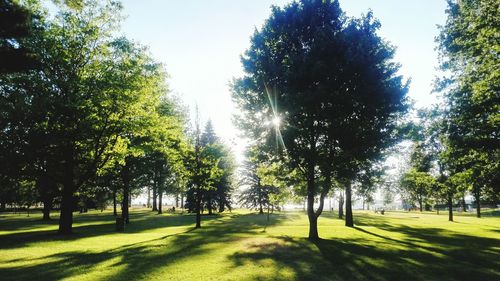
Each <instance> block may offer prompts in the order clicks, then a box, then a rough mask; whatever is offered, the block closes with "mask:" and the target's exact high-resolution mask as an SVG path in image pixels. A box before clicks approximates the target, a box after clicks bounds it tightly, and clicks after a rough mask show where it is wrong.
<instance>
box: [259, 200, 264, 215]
mask: <svg viewBox="0 0 500 281" xmlns="http://www.w3.org/2000/svg"><path fill="white" fill-rule="evenodd" d="M263 213H264V209H263V208H262V202H259V214H261V215H262V214H263Z"/></svg>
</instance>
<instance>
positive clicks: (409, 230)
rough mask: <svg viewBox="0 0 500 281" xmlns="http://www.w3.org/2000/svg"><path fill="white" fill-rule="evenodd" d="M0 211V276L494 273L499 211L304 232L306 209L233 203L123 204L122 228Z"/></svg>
mask: <svg viewBox="0 0 500 281" xmlns="http://www.w3.org/2000/svg"><path fill="white" fill-rule="evenodd" d="M40 218H41V217H40V216H39V215H32V216H31V217H29V218H28V217H26V215H25V214H23V215H12V214H8V215H7V214H0V280H4V281H6V280H17V281H19V280H37V281H41V280H63V279H64V280H500V217H498V216H490V217H485V218H481V219H476V218H474V217H472V216H456V217H455V218H456V222H453V223H450V222H448V221H447V216H446V215H445V214H444V213H443V214H442V215H439V216H438V215H435V214H430V213H429V214H419V213H404V212H386V215H384V216H382V215H379V214H374V213H371V212H356V213H355V223H356V225H357V226H356V227H355V228H346V227H344V226H343V221H342V220H339V219H336V218H335V216H334V215H333V214H332V213H324V214H323V215H322V216H321V217H320V219H319V225H320V226H319V231H320V236H321V237H322V238H323V239H322V240H320V241H319V242H316V243H312V242H309V241H308V240H307V239H305V238H304V237H306V235H307V230H308V228H307V226H308V223H307V217H306V216H305V215H304V214H303V213H299V212H290V213H283V214H275V215H272V217H271V221H270V222H269V224H268V223H267V222H266V217H265V215H258V214H254V213H245V212H234V213H230V214H224V215H217V216H210V217H208V216H205V217H203V221H202V225H203V227H202V229H197V230H194V229H193V222H194V217H193V216H190V215H180V214H164V215H156V214H154V213H152V212H149V211H147V210H133V212H132V214H131V224H130V225H129V226H127V228H126V231H125V233H116V232H114V218H113V216H112V214H111V213H110V212H109V211H105V212H103V213H101V212H91V213H88V214H83V215H75V224H74V227H75V228H74V231H75V234H74V235H72V236H69V237H64V236H58V235H56V234H55V230H56V229H57V221H56V220H54V221H51V222H43V221H41V220H40Z"/></svg>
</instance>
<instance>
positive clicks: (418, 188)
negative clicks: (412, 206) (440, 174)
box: [400, 168, 436, 212]
mask: <svg viewBox="0 0 500 281" xmlns="http://www.w3.org/2000/svg"><path fill="white" fill-rule="evenodd" d="M400 184H401V186H402V187H403V188H405V189H406V190H407V191H408V193H409V194H410V195H411V197H412V199H413V200H415V201H416V202H417V203H418V206H419V210H420V212H422V211H423V206H424V201H425V199H426V197H428V196H429V194H430V193H431V191H432V188H433V187H434V186H435V185H436V179H435V178H434V177H433V176H432V175H430V174H429V173H426V172H420V171H418V170H417V169H415V168H412V169H410V170H409V171H408V172H406V173H405V174H404V175H403V177H402V179H401V183H400Z"/></svg>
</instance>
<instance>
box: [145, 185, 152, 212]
mask: <svg viewBox="0 0 500 281" xmlns="http://www.w3.org/2000/svg"><path fill="white" fill-rule="evenodd" d="M146 208H151V186H149V185H148V201H146Z"/></svg>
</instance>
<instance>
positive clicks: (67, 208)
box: [59, 179, 74, 235]
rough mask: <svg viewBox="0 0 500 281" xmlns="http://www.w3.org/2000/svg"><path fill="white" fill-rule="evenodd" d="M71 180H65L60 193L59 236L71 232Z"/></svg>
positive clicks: (72, 185)
mask: <svg viewBox="0 0 500 281" xmlns="http://www.w3.org/2000/svg"><path fill="white" fill-rule="evenodd" d="M73 190H74V183H73V179H68V180H66V183H65V185H64V186H63V190H62V191H61V214H60V216H59V234H65V235H66V234H71V233H72V232H73V229H72V226H73Z"/></svg>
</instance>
